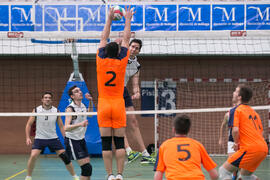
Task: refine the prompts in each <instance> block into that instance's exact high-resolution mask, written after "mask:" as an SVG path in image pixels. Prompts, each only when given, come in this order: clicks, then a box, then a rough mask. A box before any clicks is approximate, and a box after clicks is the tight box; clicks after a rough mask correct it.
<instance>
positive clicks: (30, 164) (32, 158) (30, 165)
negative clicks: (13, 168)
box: [25, 149, 41, 179]
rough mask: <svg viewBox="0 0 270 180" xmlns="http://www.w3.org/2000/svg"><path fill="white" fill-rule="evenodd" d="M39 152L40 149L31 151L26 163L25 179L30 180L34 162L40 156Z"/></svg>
mask: <svg viewBox="0 0 270 180" xmlns="http://www.w3.org/2000/svg"><path fill="white" fill-rule="evenodd" d="M40 152H41V150H40V149H32V151H31V155H30V158H29V160H28V163H27V177H26V178H25V179H31V176H32V173H33V170H34V167H35V163H36V160H37V158H38V156H39V155H40Z"/></svg>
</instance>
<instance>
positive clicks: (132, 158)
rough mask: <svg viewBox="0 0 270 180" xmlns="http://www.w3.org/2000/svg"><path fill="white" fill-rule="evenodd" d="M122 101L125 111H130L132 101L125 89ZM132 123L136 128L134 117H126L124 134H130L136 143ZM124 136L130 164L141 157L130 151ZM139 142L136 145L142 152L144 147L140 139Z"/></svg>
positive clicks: (137, 153)
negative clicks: (123, 101) (123, 100)
mask: <svg viewBox="0 0 270 180" xmlns="http://www.w3.org/2000/svg"><path fill="white" fill-rule="evenodd" d="M124 99H125V107H126V111H131V110H132V108H133V103H132V99H131V97H130V95H129V93H128V90H127V88H125V89H124ZM131 107H132V108H131ZM133 110H134V108H133ZM132 122H135V123H136V124H135V125H136V126H137V127H138V122H137V119H136V116H135V115H127V128H126V134H127V133H130V135H131V137H132V138H135V140H136V141H137V138H136V137H134V136H136V134H135V133H134V132H133V131H134V128H135V127H134V124H133V123H132ZM129 127H130V128H129ZM137 130H139V127H138V128H137ZM126 134H125V149H126V153H127V157H128V163H131V162H133V161H135V160H136V159H137V158H138V157H139V156H140V155H141V153H140V152H137V151H133V150H132V149H131V147H130V146H129V143H128V140H127V136H126ZM139 136H140V137H141V133H140V130H139ZM136 141H135V142H136ZM139 141H140V142H137V144H138V145H139V150H140V151H143V149H145V147H144V143H143V140H142V137H141V138H140V139H139ZM141 146H142V147H141Z"/></svg>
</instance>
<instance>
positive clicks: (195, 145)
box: [154, 137, 217, 180]
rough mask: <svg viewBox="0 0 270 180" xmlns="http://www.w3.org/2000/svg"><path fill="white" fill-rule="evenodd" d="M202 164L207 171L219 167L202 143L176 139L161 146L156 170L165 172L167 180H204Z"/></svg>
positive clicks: (188, 139)
mask: <svg viewBox="0 0 270 180" xmlns="http://www.w3.org/2000/svg"><path fill="white" fill-rule="evenodd" d="M201 164H203V166H204V168H205V169H206V170H207V171H209V170H212V169H214V168H215V167H216V166H217V165H216V163H215V162H214V161H213V160H212V159H211V158H210V156H209V155H208V153H207V152H206V150H205V148H204V146H203V145H202V144H201V143H200V142H198V141H196V140H194V139H191V138H188V137H174V138H171V139H169V140H167V141H165V142H164V143H163V144H162V145H161V146H160V148H159V152H158V156H157V161H156V164H155V168H154V170H156V171H161V172H165V175H166V178H167V180H175V179H177V180H187V179H190V180H203V179H205V177H204V175H203V172H202V169H201Z"/></svg>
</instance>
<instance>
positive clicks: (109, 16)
mask: <svg viewBox="0 0 270 180" xmlns="http://www.w3.org/2000/svg"><path fill="white" fill-rule="evenodd" d="M113 18H114V13H113V8H110V9H109V13H108V19H110V20H113Z"/></svg>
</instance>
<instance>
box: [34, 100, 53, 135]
mask: <svg viewBox="0 0 270 180" xmlns="http://www.w3.org/2000/svg"><path fill="white" fill-rule="evenodd" d="M35 111H36V112H37V113H56V112H57V109H56V108H55V107H54V106H52V107H51V109H48V110H47V109H44V108H43V107H42V105H40V106H38V107H36V109H35ZM56 120H57V116H37V117H36V136H35V139H55V138H58V136H57V134H56Z"/></svg>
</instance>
